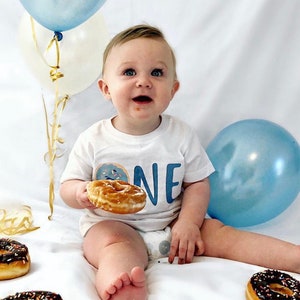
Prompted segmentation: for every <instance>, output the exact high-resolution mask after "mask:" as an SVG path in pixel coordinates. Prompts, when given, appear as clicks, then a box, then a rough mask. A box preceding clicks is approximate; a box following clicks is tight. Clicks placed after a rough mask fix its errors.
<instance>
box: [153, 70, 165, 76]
mask: <svg viewBox="0 0 300 300" xmlns="http://www.w3.org/2000/svg"><path fill="white" fill-rule="evenodd" d="M151 75H152V76H155V77H161V76H163V70H162V69H154V70H153V71H152V72H151Z"/></svg>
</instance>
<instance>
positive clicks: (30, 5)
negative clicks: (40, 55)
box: [20, 0, 105, 32]
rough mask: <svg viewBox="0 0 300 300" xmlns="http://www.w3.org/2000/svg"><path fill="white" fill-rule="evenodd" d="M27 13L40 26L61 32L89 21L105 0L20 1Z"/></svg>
mask: <svg viewBox="0 0 300 300" xmlns="http://www.w3.org/2000/svg"><path fill="white" fill-rule="evenodd" d="M20 1H21V3H22V4H23V6H24V8H25V9H26V10H27V11H28V13H29V14H30V15H31V16H32V17H33V18H34V19H35V20H36V21H37V22H38V23H40V24H41V25H42V26H44V27H46V28H48V29H50V30H52V31H55V32H62V31H65V30H69V29H72V28H74V27H76V26H78V25H80V24H81V23H83V22H84V21H86V20H87V19H89V18H90V17H91V16H92V15H93V14H94V13H95V12H96V11H97V10H98V9H99V8H100V7H101V6H102V5H103V4H104V2H105V0H87V1H83V0H72V1H68V0H20Z"/></svg>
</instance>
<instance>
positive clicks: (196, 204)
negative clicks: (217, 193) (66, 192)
mask: <svg viewBox="0 0 300 300" xmlns="http://www.w3.org/2000/svg"><path fill="white" fill-rule="evenodd" d="M208 203H209V180H208V178H206V179H204V180H201V181H198V182H195V183H191V184H185V185H184V194H183V200H182V207H181V211H180V213H179V216H178V219H177V220H176V222H175V223H174V225H173V227H172V241H171V248H170V254H169V262H170V263H172V262H173V261H174V258H175V256H176V255H178V263H179V264H183V263H190V262H191V261H192V259H193V257H194V255H195V253H196V254H197V255H201V254H202V253H203V252H204V245H203V241H202V238H201V233H200V227H201V226H202V223H203V220H204V218H205V214H206V211H207V207H208Z"/></svg>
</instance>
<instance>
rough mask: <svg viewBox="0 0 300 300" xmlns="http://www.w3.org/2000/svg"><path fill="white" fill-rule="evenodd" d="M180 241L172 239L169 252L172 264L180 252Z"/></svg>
mask: <svg viewBox="0 0 300 300" xmlns="http://www.w3.org/2000/svg"><path fill="white" fill-rule="evenodd" d="M178 246H179V239H175V238H172V241H171V245H170V252H169V263H170V264H172V263H173V261H174V258H175V256H176V254H177V252H178Z"/></svg>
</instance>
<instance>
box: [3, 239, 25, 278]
mask: <svg viewBox="0 0 300 300" xmlns="http://www.w3.org/2000/svg"><path fill="white" fill-rule="evenodd" d="M29 269H30V256H29V252H28V248H27V247H26V246H25V245H24V244H21V243H19V242H17V241H15V240H12V239H8V238H2V239H0V280H3V279H11V278H16V277H19V276H22V275H25V274H26V273H28V271H29Z"/></svg>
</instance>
